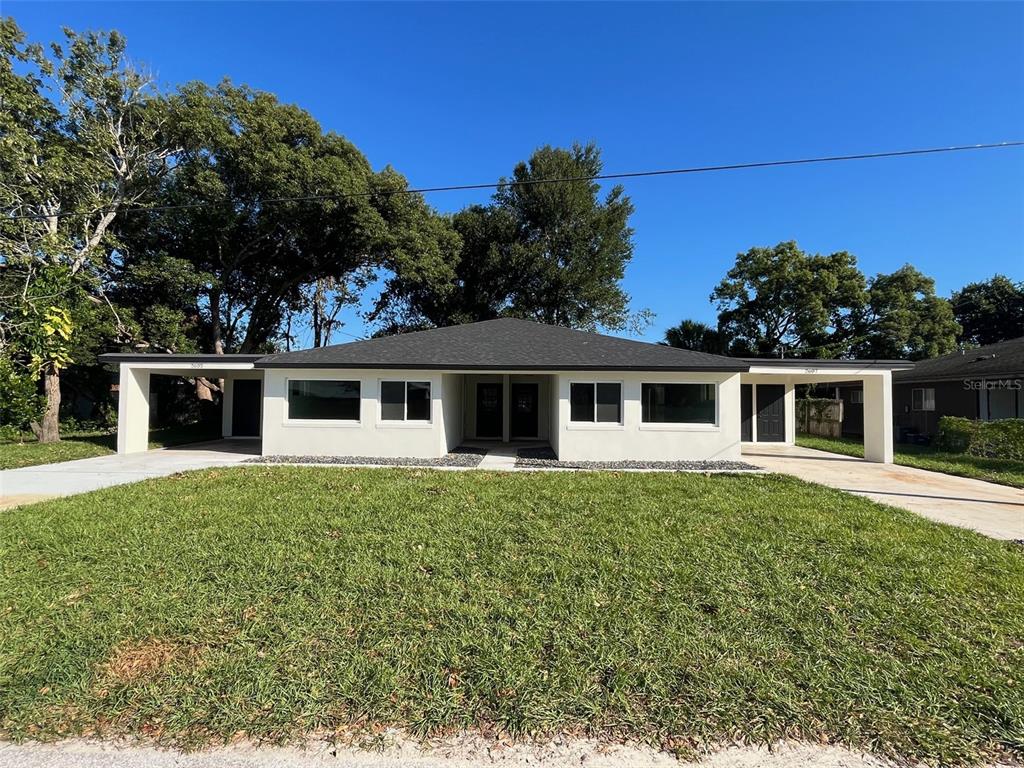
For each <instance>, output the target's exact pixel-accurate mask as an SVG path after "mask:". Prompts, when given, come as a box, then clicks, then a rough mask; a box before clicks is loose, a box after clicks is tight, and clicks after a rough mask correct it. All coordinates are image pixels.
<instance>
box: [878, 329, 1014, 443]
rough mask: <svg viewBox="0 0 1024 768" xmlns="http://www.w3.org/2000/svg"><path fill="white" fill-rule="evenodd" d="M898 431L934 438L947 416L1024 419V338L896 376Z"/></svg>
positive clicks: (927, 362) (941, 359)
mask: <svg viewBox="0 0 1024 768" xmlns="http://www.w3.org/2000/svg"><path fill="white" fill-rule="evenodd" d="M893 410H894V412H895V414H896V426H897V428H900V429H909V430H913V431H914V432H917V433H919V434H922V435H927V436H933V435H935V433H936V432H937V431H938V425H939V418H940V417H942V416H963V417H965V418H968V419H980V420H982V421H995V420H996V419H1020V418H1024V337H1021V338H1019V339H1011V340H1010V341H1001V342H999V343H998V344H990V345H988V346H987V347H978V348H976V349H969V350H965V351H962V352H953V353H952V354H949V355H943V356H942V357H936V358H933V359H931V360H922V361H921V362H919V363H917V364H916V365H915V366H914V369H913V370H911V371H902V372H900V373H896V374H894V375H893Z"/></svg>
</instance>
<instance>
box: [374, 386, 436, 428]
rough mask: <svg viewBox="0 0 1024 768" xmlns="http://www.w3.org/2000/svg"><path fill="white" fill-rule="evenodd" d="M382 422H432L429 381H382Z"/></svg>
mask: <svg viewBox="0 0 1024 768" xmlns="http://www.w3.org/2000/svg"><path fill="white" fill-rule="evenodd" d="M380 418H381V421H430V382H429V381H382V382H381V383H380Z"/></svg>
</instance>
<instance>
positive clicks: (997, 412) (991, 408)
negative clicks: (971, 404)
mask: <svg viewBox="0 0 1024 768" xmlns="http://www.w3.org/2000/svg"><path fill="white" fill-rule="evenodd" d="M1016 399H1017V393H1016V392H1015V391H1014V390H1012V389H1005V388H996V389H990V390H989V391H988V418H989V420H990V421H995V420H997V419H1012V418H1013V417H1014V416H1016V415H1017V413H1016V411H1017V407H1016V403H1015V401H1016Z"/></svg>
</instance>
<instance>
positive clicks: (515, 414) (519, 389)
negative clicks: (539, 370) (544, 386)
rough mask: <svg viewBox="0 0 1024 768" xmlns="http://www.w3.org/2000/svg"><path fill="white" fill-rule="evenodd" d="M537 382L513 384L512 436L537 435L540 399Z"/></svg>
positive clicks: (511, 392) (511, 389)
mask: <svg viewBox="0 0 1024 768" xmlns="http://www.w3.org/2000/svg"><path fill="white" fill-rule="evenodd" d="M539 389H540V388H539V387H538V386H537V384H536V383H532V384H527V383H515V384H512V385H511V388H510V394H511V395H512V403H511V406H512V418H511V422H510V424H509V426H510V427H511V437H513V438H516V437H537V410H538V406H539V401H540V395H539Z"/></svg>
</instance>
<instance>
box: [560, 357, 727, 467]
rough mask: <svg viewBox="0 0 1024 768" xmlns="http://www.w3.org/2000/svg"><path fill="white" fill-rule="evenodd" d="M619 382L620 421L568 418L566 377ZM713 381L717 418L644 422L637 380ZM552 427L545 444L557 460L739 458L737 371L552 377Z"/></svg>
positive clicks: (574, 379) (669, 381) (570, 374)
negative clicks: (554, 404)
mask: <svg viewBox="0 0 1024 768" xmlns="http://www.w3.org/2000/svg"><path fill="white" fill-rule="evenodd" d="M590 381H597V382H619V383H621V384H622V399H623V403H622V418H623V421H622V424H600V423H597V424H578V423H572V422H570V420H569V416H570V409H569V385H570V384H571V383H572V382H590ZM644 383H679V384H717V385H718V391H717V397H716V408H717V420H716V421H717V423H716V424H714V425H710V424H644V423H642V422H641V415H642V414H641V402H640V392H641V384H644ZM556 389H557V392H558V428H557V429H556V430H555V432H553V433H552V436H551V447H552V448H553V449H554V450H555V452H556V453H557V454H558V458H559V459H562V460H563V461H621V460H629V459H635V460H638V461H676V460H683V461H700V460H738V459H739V458H740V375H739V374H738V373H636V372H632V371H628V372H618V371H606V372H604V373H603V374H601V375H596V374H594V373H588V372H571V373H568V372H567V373H560V374H558V376H557V386H556Z"/></svg>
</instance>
